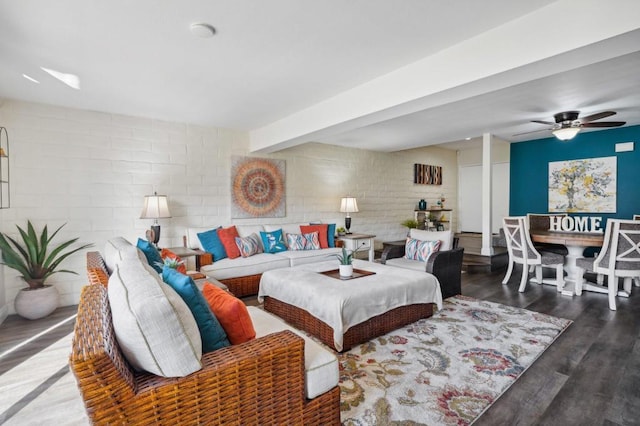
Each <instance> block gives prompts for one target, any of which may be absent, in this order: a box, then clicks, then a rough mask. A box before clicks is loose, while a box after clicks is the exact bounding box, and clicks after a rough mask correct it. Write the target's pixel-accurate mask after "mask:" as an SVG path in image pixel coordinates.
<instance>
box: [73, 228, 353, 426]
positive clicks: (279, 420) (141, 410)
mask: <svg viewBox="0 0 640 426" xmlns="http://www.w3.org/2000/svg"><path fill="white" fill-rule="evenodd" d="M127 243H128V242H126V240H124V239H121V238H117V239H113V240H110V242H108V243H107V245H106V247H111V249H107V248H106V247H105V252H106V257H107V259H108V260H107V261H105V259H104V258H103V257H102V256H101V254H100V253H98V252H89V253H87V274H88V276H89V280H90V285H88V286H86V287H84V288H83V290H82V293H81V296H80V303H79V306H78V316H77V319H76V327H75V331H74V338H73V343H72V352H71V355H70V358H69V363H70V366H71V369H72V371H73V373H74V375H75V376H76V379H77V382H78V386H79V389H80V392H81V395H82V398H83V400H84V403H85V407H86V409H87V413H88V415H89V417H90V419H91V421H92V422H93V423H95V424H152V423H155V424H212V425H213V424H225V425H226V424H237V425H244V424H317V425H324V424H339V423H340V391H339V387H338V386H337V376H338V368H337V360H336V359H335V356H334V355H333V354H331V353H330V352H328V351H326V349H323V348H322V347H321V346H320V345H318V344H317V343H315V342H313V341H312V340H311V339H310V338H308V337H306V336H304V335H303V334H302V333H301V332H299V331H297V330H295V329H293V328H291V327H290V326H288V325H286V324H285V323H284V322H283V321H282V320H280V319H279V318H277V317H275V316H273V315H271V314H269V313H267V312H264V311H262V310H260V309H258V308H255V307H249V313H250V316H251V317H252V320H253V322H254V325H255V328H256V338H255V339H253V340H250V341H248V342H245V343H242V344H239V345H234V346H230V347H226V348H222V349H218V350H215V351H213V352H209V353H206V354H204V355H203V356H202V360H201V363H202V369H200V370H198V371H196V372H194V373H192V374H189V375H188V376H186V377H177V378H165V377H160V376H156V375H154V374H150V373H145V372H140V371H136V370H135V369H133V368H132V366H131V365H130V364H129V363H128V362H127V360H126V359H125V357H124V356H123V352H122V350H121V348H120V347H119V345H118V341H117V340H116V337H115V331H114V325H113V321H112V316H111V315H112V313H111V307H110V303H109V298H108V294H107V284H108V281H109V271H112V270H114V269H113V268H114V264H113V262H114V260H113V257H116V258H117V253H118V245H120V247H122V246H123V245H125V246H126V244H127ZM115 262H116V263H117V260H116V261H115ZM108 264H111V265H112V266H111V267H108V266H107V265H108ZM327 368H328V370H327ZM334 370H335V371H334ZM332 376H335V377H334V378H333V379H332V378H331V377H332ZM327 379H329V380H328V381H327ZM332 380H335V381H333V382H332Z"/></svg>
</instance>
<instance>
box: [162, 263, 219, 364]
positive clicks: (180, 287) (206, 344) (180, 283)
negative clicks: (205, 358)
mask: <svg viewBox="0 0 640 426" xmlns="http://www.w3.org/2000/svg"><path fill="white" fill-rule="evenodd" d="M162 280H163V281H164V282H165V283H167V284H168V285H170V286H171V287H172V288H173V289H174V290H175V291H176V293H178V294H179V295H180V297H182V300H184V302H185V303H186V304H187V306H188V307H189V309H190V310H191V313H192V314H193V317H194V318H195V320H196V324H198V329H199V330H200V337H201V338H202V353H206V352H211V351H215V350H216V349H220V348H224V347H225V346H230V345H231V343H229V339H228V338H227V333H225V331H224V329H223V328H222V326H221V325H220V322H219V321H218V319H217V318H216V317H215V315H213V313H212V312H211V309H210V308H209V304H208V303H207V301H206V299H205V298H204V296H203V295H202V293H200V290H198V287H197V286H196V284H195V283H194V282H193V280H192V279H191V277H189V276H188V275H183V274H181V273H180V272H178V271H176V270H175V269H173V268H169V267H168V266H165V267H164V268H163V270H162Z"/></svg>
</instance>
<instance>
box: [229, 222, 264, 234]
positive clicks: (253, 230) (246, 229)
mask: <svg viewBox="0 0 640 426" xmlns="http://www.w3.org/2000/svg"><path fill="white" fill-rule="evenodd" d="M236 229H237V230H238V235H240V236H241V237H248V236H249V235H251V234H256V235H258V236H260V232H264V227H263V226H262V225H236Z"/></svg>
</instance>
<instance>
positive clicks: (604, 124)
mask: <svg viewBox="0 0 640 426" xmlns="http://www.w3.org/2000/svg"><path fill="white" fill-rule="evenodd" d="M625 124H627V122H626V121H599V122H597V123H583V124H582V125H581V126H580V127H620V126H624V125H625Z"/></svg>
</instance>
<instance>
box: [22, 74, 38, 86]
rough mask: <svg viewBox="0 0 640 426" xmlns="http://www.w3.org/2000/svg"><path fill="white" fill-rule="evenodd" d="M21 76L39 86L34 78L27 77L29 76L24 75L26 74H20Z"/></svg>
mask: <svg viewBox="0 0 640 426" xmlns="http://www.w3.org/2000/svg"><path fill="white" fill-rule="evenodd" d="M22 76H23V77H24V78H26V79H27V80H29V81H31V82H33V83H36V84H40V82H39V81H38V80H36V79H35V78H33V77H29V76H28V75H26V74H22Z"/></svg>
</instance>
